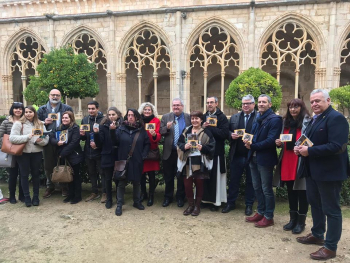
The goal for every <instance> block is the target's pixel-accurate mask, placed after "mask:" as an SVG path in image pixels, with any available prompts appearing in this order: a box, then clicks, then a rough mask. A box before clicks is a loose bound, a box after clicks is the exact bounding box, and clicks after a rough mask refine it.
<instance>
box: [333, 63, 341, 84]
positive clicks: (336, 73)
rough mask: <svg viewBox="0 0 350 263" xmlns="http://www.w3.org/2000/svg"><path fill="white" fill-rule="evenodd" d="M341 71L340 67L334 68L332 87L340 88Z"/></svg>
mask: <svg viewBox="0 0 350 263" xmlns="http://www.w3.org/2000/svg"><path fill="white" fill-rule="evenodd" d="M340 73H341V69H340V68H334V70H333V84H332V89H335V88H338V87H339V86H340Z"/></svg>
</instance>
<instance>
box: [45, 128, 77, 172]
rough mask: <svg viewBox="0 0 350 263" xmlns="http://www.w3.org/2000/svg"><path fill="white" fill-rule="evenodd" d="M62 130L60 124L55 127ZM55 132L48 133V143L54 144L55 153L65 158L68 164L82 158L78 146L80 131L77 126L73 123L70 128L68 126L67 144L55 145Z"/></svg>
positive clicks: (75, 162)
mask: <svg viewBox="0 0 350 263" xmlns="http://www.w3.org/2000/svg"><path fill="white" fill-rule="evenodd" d="M61 130H62V125H61V126H59V127H58V128H57V131H61ZM57 142H58V140H57V139H56V133H55V132H52V133H50V143H51V144H52V145H56V147H57V155H58V156H61V158H66V159H67V161H68V162H69V163H70V165H72V166H73V165H76V164H79V163H81V162H82V161H83V160H84V154H83V151H82V150H81V147H80V131H79V126H78V125H77V124H74V125H73V126H72V127H71V128H68V141H67V144H63V145H62V146H58V145H57Z"/></svg>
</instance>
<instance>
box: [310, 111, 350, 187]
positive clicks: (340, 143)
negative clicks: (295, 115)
mask: <svg viewBox="0 0 350 263" xmlns="http://www.w3.org/2000/svg"><path fill="white" fill-rule="evenodd" d="M305 135H306V136H307V137H308V138H309V139H310V140H311V141H312V142H313V144H314V145H313V146H312V147H309V148H308V153H309V156H308V157H307V158H306V160H307V163H308V164H309V168H310V169H309V172H310V176H311V178H312V179H313V180H315V181H344V180H346V179H347V177H348V176H349V157H348V151H347V144H348V140H349V138H348V136H349V124H348V122H347V120H346V119H345V117H344V116H343V115H342V114H340V113H339V112H337V111H335V110H334V109H333V108H332V106H329V107H328V109H327V110H325V111H324V112H323V113H322V114H321V115H320V116H318V118H317V119H316V121H315V123H313V124H312V123H311V124H309V126H308V127H307V128H306V132H305Z"/></svg>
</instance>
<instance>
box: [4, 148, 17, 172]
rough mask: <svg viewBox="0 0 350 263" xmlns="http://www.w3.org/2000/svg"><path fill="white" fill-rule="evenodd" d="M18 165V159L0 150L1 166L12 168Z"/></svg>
mask: <svg viewBox="0 0 350 263" xmlns="http://www.w3.org/2000/svg"><path fill="white" fill-rule="evenodd" d="M15 166H16V159H15V158H14V157H13V156H12V155H11V154H8V153H4V152H2V151H0V167H2V168H12V167H15Z"/></svg>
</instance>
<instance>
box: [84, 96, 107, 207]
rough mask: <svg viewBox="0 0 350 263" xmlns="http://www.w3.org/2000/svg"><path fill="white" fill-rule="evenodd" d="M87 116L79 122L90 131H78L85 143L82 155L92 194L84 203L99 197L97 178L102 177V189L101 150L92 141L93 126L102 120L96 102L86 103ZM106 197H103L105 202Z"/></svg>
mask: <svg viewBox="0 0 350 263" xmlns="http://www.w3.org/2000/svg"><path fill="white" fill-rule="evenodd" d="M87 106H88V112H89V115H88V116H85V117H84V118H83V120H82V121H81V124H87V125H89V126H90V131H84V130H80V139H81V140H83V141H85V146H84V155H85V161H86V164H87V169H88V174H89V177H90V181H91V186H92V193H91V195H90V196H89V197H88V198H86V199H85V201H86V202H89V201H92V200H95V199H97V198H99V197H100V195H99V194H98V183H97V182H98V176H99V175H101V177H102V187H104V178H103V175H102V170H101V148H98V147H97V146H96V144H95V141H94V130H93V128H94V124H95V123H97V124H100V122H101V120H102V119H103V114H102V113H101V112H100V111H99V104H98V102H97V101H91V102H89V103H88V105H87ZM106 199H107V196H106V195H105V196H104V200H101V202H102V201H104V202H105V201H106Z"/></svg>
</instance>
